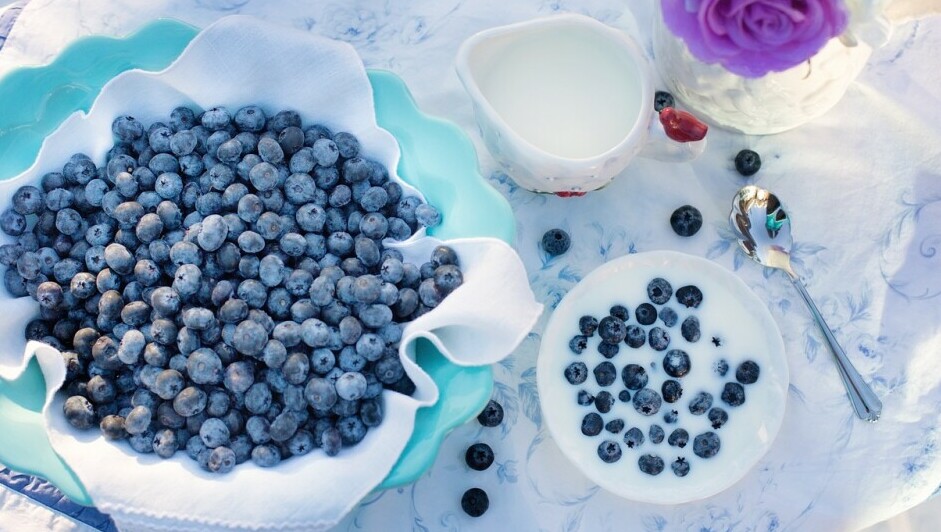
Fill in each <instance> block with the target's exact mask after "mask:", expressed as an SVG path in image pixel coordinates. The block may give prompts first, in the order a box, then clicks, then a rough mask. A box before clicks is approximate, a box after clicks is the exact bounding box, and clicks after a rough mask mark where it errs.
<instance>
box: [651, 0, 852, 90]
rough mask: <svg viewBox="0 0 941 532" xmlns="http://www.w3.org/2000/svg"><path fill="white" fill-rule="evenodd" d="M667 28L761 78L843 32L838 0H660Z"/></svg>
mask: <svg viewBox="0 0 941 532" xmlns="http://www.w3.org/2000/svg"><path fill="white" fill-rule="evenodd" d="M661 2H662V7H663V20H664V22H665V23H666V26H667V28H669V29H670V31H672V32H673V33H674V34H675V35H677V36H679V37H680V38H682V39H683V40H684V41H685V42H686V46H687V47H688V48H689V51H690V52H692V54H693V55H694V56H695V57H696V58H698V59H699V60H701V61H703V62H706V63H720V64H721V65H722V66H723V67H725V68H726V69H727V70H729V71H730V72H733V73H735V74H738V75H741V76H745V77H751V78H757V77H761V76H763V75H765V74H767V73H768V72H772V71H781V70H787V69H789V68H791V67H793V66H796V65H799V64H800V63H802V62H804V61H806V60H807V59H810V57H812V56H813V55H814V54H816V53H817V52H818V51H820V49H821V48H823V46H824V45H825V44H826V43H827V41H829V40H830V39H831V38H833V37H836V36H838V35H840V34H841V33H843V30H844V29H845V28H846V24H847V20H848V17H847V13H846V10H845V9H844V6H843V2H842V1H840V0H661Z"/></svg>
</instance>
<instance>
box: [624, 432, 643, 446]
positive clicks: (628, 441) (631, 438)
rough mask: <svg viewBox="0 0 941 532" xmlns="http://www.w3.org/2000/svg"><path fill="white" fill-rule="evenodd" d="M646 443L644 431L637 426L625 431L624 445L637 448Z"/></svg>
mask: <svg viewBox="0 0 941 532" xmlns="http://www.w3.org/2000/svg"><path fill="white" fill-rule="evenodd" d="M642 443H644V433H643V431H641V430H640V429H639V428H637V427H632V428H631V429H630V430H628V431H627V432H625V433H624V445H625V446H626V447H627V448H628V449H636V448H638V447H640V446H641V444H642Z"/></svg>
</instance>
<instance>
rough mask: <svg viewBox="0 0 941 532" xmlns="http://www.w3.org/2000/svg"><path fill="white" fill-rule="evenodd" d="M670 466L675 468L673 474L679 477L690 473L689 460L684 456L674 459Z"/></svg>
mask: <svg viewBox="0 0 941 532" xmlns="http://www.w3.org/2000/svg"><path fill="white" fill-rule="evenodd" d="M670 467H671V468H672V469H673V474H674V475H676V476H678V477H685V476H686V475H688V474H689V462H687V461H686V459H685V458H683V457H682V456H681V457H678V458H677V459H676V460H674V461H673V463H672V464H670Z"/></svg>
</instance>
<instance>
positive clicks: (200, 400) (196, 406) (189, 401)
mask: <svg viewBox="0 0 941 532" xmlns="http://www.w3.org/2000/svg"><path fill="white" fill-rule="evenodd" d="M167 371H173V370H167ZM207 403H208V396H207V395H206V392H204V391H203V390H201V389H199V388H197V387H195V386H188V387H186V388H183V389H182V390H180V393H178V394H177V396H176V397H174V398H173V410H174V411H175V412H176V413H177V414H179V415H181V416H184V417H192V416H196V415H198V414H199V413H200V412H202V411H204V410H205V409H206V405H207Z"/></svg>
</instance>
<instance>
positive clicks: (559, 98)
mask: <svg viewBox="0 0 941 532" xmlns="http://www.w3.org/2000/svg"><path fill="white" fill-rule="evenodd" d="M457 71H458V75H459V76H460V78H461V81H462V82H463V83H464V86H465V88H466V90H467V92H468V93H469V94H470V95H471V98H472V100H473V104H474V111H475V113H476V116H477V123H478V125H479V126H480V131H481V135H482V136H483V138H484V142H485V143H486V145H487V148H488V150H490V152H491V154H493V156H494V157H495V158H496V159H497V161H498V162H500V163H501V165H503V166H504V168H505V169H506V170H507V172H508V173H509V174H510V176H511V177H513V179H514V180H515V181H516V182H517V183H518V184H519V185H520V186H523V187H524V188H527V189H530V190H533V191H536V192H552V193H562V195H572V194H580V193H584V192H587V191H591V190H595V189H598V188H601V187H603V186H604V185H606V184H607V183H608V182H610V181H611V179H612V178H613V177H614V176H615V175H617V174H618V173H620V172H621V171H622V170H623V169H624V168H625V167H626V166H627V165H628V163H629V162H630V160H631V159H632V158H633V157H634V156H635V155H637V154H641V155H645V156H651V157H654V158H657V159H661V160H672V161H677V160H689V159H692V158H694V157H696V156H697V155H699V153H701V152H702V150H703V148H704V141H703V140H699V139H701V138H702V137H701V136H698V138H695V137H696V135H694V136H693V138H694V139H695V140H696V141H694V142H682V143H680V142H674V141H672V140H669V139H667V138H666V136H665V133H664V130H663V128H661V127H660V126H659V125H654V126H653V127H651V124H653V123H655V122H656V121H654V120H653V118H654V116H655V113H654V111H653V95H654V90H653V81H652V80H651V74H650V69H649V66H648V64H647V59H646V57H645V56H644V54H643V52H642V51H641V49H640V47H639V46H638V45H637V44H636V43H635V42H634V41H633V40H632V39H631V38H630V37H628V36H627V35H626V34H624V33H622V32H621V31H619V30H616V29H614V28H610V27H608V26H606V25H604V24H602V23H600V22H597V21H595V20H594V19H591V18H588V17H584V16H581V15H559V16H553V17H549V18H543V19H537V20H534V21H529V22H523V23H519V24H513V25H510V26H503V27H499V28H493V29H490V30H486V31H484V32H481V33H478V34H476V35H474V36H473V37H471V38H470V39H468V40H467V41H465V42H464V44H463V45H462V46H461V49H460V51H459V52H458V59H457ZM683 115H684V117H683V120H684V121H685V122H684V123H682V124H681V125H682V126H683V127H685V126H689V125H690V124H689V120H693V121H695V119H692V117H691V116H689V115H687V114H686V113H683ZM672 116H675V113H674V115H671V117H672ZM674 121H675V120H674ZM693 127H694V128H698V129H700V130H701V131H702V133H703V134H704V133H705V126H704V125H702V124H701V123H696V124H693ZM680 136H683V135H680ZM674 138H677V137H676V136H675V135H674ZM687 140H690V139H689V138H688V137H687Z"/></svg>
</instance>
